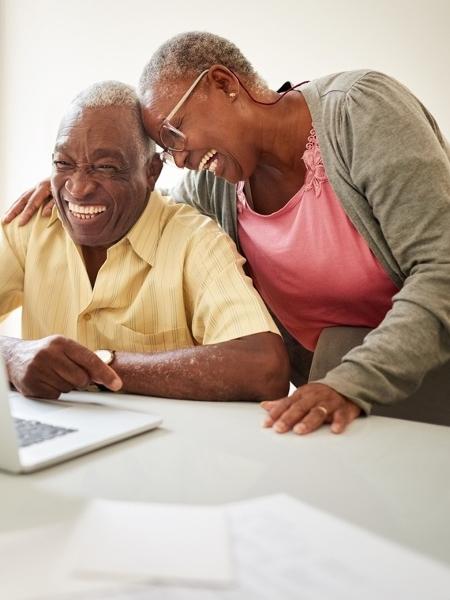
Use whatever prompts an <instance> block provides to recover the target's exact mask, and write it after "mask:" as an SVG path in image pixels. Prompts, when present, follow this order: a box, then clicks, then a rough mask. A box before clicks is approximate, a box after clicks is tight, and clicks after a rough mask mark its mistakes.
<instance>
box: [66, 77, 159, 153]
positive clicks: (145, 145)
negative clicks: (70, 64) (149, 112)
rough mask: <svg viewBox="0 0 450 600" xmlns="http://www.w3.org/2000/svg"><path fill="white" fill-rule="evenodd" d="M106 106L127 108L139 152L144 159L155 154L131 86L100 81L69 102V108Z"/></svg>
mask: <svg viewBox="0 0 450 600" xmlns="http://www.w3.org/2000/svg"><path fill="white" fill-rule="evenodd" d="M106 106H125V107H129V109H130V112H131V114H132V115H133V117H134V120H135V122H136V128H135V132H133V133H134V136H135V141H136V144H137V146H138V149H139V152H140V153H141V154H142V155H143V156H144V157H146V158H151V157H152V156H153V154H154V153H155V149H156V148H155V143H154V142H153V140H152V139H151V138H149V137H148V136H147V134H146V132H145V130H144V126H143V124H142V119H141V110H140V104H139V98H138V96H137V93H136V90H135V89H134V87H132V86H131V85H128V84H126V83H122V82H121V81H100V82H98V83H93V84H92V85H90V86H89V87H87V88H86V89H84V90H83V91H81V92H80V93H79V94H78V95H77V96H75V98H74V99H73V100H72V102H71V106H70V108H75V109H79V110H84V109H86V108H93V109H96V108H103V107H106Z"/></svg>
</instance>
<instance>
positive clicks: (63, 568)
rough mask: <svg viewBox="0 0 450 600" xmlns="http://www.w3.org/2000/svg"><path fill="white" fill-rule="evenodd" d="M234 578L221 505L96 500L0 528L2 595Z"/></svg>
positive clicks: (41, 599) (75, 594)
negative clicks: (48, 518)
mask: <svg viewBox="0 0 450 600" xmlns="http://www.w3.org/2000/svg"><path fill="white" fill-rule="evenodd" d="M232 580H233V563H232V558H231V550H230V544H229V533H228V526H227V519H226V516H225V513H224V510H223V509H221V508H220V507H219V508H216V507H211V508H210V507H199V506H193V507H191V506H179V505H160V504H142V503H124V502H110V501H102V500H99V501H95V502H92V503H90V504H88V505H87V508H86V509H85V510H84V511H83V512H82V513H81V514H80V516H79V517H78V518H77V519H76V520H75V521H71V522H65V523H61V524H58V525H50V526H43V527H39V528H35V529H27V530H23V531H17V532H7V533H3V534H0V598H1V599H2V600H3V599H5V600H50V599H55V600H56V599H59V598H64V599H65V598H77V599H78V598H83V599H84V598H85V599H89V600H91V599H93V598H105V599H106V598H113V597H114V596H115V594H116V593H119V591H121V590H125V592H121V593H126V594H130V593H132V591H134V590H135V589H138V590H139V589H141V587H139V586H136V587H135V585H134V582H139V581H146V582H155V581H156V582H164V583H171V584H178V583H183V584H188V585H196V586H198V585H200V586H209V587H210V588H211V587H215V586H218V587H223V586H226V585H228V584H230V582H232ZM131 584H133V585H131ZM196 589H197V588H196Z"/></svg>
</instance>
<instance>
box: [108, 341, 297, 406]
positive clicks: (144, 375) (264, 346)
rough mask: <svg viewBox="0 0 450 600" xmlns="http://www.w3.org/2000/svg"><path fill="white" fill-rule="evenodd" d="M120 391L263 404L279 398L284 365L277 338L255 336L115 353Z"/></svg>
mask: <svg viewBox="0 0 450 600" xmlns="http://www.w3.org/2000/svg"><path fill="white" fill-rule="evenodd" d="M111 367H112V368H113V369H114V370H115V371H116V372H117V374H118V375H119V376H120V377H121V379H122V381H123V388H122V390H121V391H123V392H130V393H134V394H144V395H151V396H166V397H170V398H186V399H192V400H265V399H274V398H280V397H282V396H284V395H285V394H286V393H287V391H288V388H289V362H288V357H287V353H286V350H285V348H284V344H283V341H282V339H281V338H280V337H279V336H277V335H275V334H273V333H269V332H267V333H259V334H255V335H250V336H246V337H243V338H240V339H236V340H231V341H228V342H223V343H220V344H213V345H208V346H196V347H194V348H186V349H182V350H174V351H171V352H161V353H156V354H138V353H129V352H116V355H115V359H114V361H113V363H112V364H111Z"/></svg>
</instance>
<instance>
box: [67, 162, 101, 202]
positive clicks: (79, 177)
mask: <svg viewBox="0 0 450 600" xmlns="http://www.w3.org/2000/svg"><path fill="white" fill-rule="evenodd" d="M64 187H65V188H66V190H67V191H68V192H69V194H70V195H71V196H72V198H75V199H78V200H82V199H83V198H85V197H86V196H87V195H88V194H90V193H92V192H93V191H94V189H95V182H94V180H93V178H92V177H90V176H89V175H88V174H87V173H86V171H85V170H84V169H77V170H76V171H75V173H73V174H72V175H71V176H70V177H69V178H68V179H67V180H66V183H65V184H64Z"/></svg>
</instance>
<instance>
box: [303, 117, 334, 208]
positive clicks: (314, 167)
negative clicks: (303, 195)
mask: <svg viewBox="0 0 450 600" xmlns="http://www.w3.org/2000/svg"><path fill="white" fill-rule="evenodd" d="M302 159H303V162H304V163H305V166H306V177H305V185H304V188H303V189H304V191H306V190H310V189H312V188H314V192H315V194H316V196H319V195H320V193H321V191H322V184H323V183H325V182H326V181H328V177H327V174H326V173H325V167H324V166H323V161H322V155H321V153H320V147H319V142H318V141H317V135H316V130H315V129H314V127H313V128H312V129H311V131H310V132H309V136H308V142H307V144H306V150H305V151H304V153H303V156H302Z"/></svg>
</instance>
